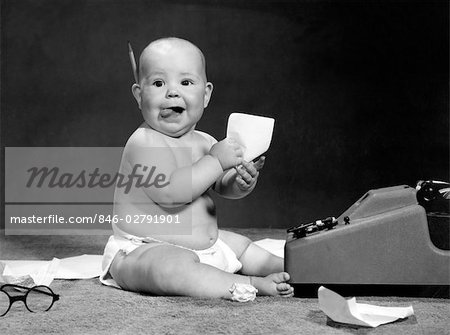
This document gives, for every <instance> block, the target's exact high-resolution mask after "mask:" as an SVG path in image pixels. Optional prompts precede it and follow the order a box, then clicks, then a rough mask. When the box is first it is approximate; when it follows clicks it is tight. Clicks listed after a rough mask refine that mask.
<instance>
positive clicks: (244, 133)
mask: <svg viewBox="0 0 450 335" xmlns="http://www.w3.org/2000/svg"><path fill="white" fill-rule="evenodd" d="M274 123H275V119H273V118H270V117H264V116H257V115H250V114H244V113H231V114H230V116H229V118H228V125H227V138H232V139H235V140H236V141H237V142H238V143H239V144H241V145H242V146H243V150H244V159H245V160H246V161H247V162H250V161H252V160H253V159H255V158H256V157H258V156H260V155H262V154H263V153H265V152H266V151H267V150H268V149H269V146H270V142H271V141H272V133H273V125H274Z"/></svg>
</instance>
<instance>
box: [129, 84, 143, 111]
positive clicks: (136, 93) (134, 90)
mask: <svg viewBox="0 0 450 335" xmlns="http://www.w3.org/2000/svg"><path fill="white" fill-rule="evenodd" d="M131 92H132V93H133V96H134V98H135V99H136V101H137V104H138V106H139V109H141V87H140V86H139V85H138V84H133V86H131Z"/></svg>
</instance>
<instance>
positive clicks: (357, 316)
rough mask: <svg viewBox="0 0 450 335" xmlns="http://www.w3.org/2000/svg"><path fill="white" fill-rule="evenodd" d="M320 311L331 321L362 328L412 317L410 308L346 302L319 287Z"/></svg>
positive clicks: (353, 299)
mask: <svg viewBox="0 0 450 335" xmlns="http://www.w3.org/2000/svg"><path fill="white" fill-rule="evenodd" d="M318 296H319V306H320V309H321V310H322V311H323V312H324V313H325V314H326V315H327V316H328V317H329V318H330V319H332V320H333V321H335V322H339V323H346V324H351V325H357V326H364V327H373V328H374V327H378V326H379V325H382V324H385V323H390V322H394V321H396V320H398V319H404V318H407V317H409V316H411V315H414V310H413V308H412V306H408V307H382V306H375V305H369V304H361V303H357V302H356V299H355V298H351V299H348V300H346V299H345V298H344V297H342V296H340V295H339V294H337V293H335V292H333V291H331V290H329V289H327V288H325V287H323V286H321V287H319V291H318Z"/></svg>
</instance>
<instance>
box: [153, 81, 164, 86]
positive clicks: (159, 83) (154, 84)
mask: <svg viewBox="0 0 450 335" xmlns="http://www.w3.org/2000/svg"><path fill="white" fill-rule="evenodd" d="M152 85H153V86H156V87H161V86H163V85H164V82H163V81H162V80H155V81H154V82H153V84H152Z"/></svg>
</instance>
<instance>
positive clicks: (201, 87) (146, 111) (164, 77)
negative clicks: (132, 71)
mask: <svg viewBox="0 0 450 335" xmlns="http://www.w3.org/2000/svg"><path fill="white" fill-rule="evenodd" d="M212 90H213V85H212V84H211V83H210V82H208V81H207V79H206V64H205V57H204V56H203V53H202V52H201V51H200V49H199V48H198V47H196V46H195V45H194V44H192V43H191V42H189V41H186V40H183V39H179V38H174V37H170V38H163V39H159V40H156V41H154V42H152V43H150V44H149V45H148V46H147V47H146V48H145V49H144V51H142V54H141V57H140V59H139V84H134V85H133V87H132V91H133V95H134V97H135V99H136V101H137V102H138V105H139V108H140V109H141V112H142V115H143V117H144V120H145V121H146V123H147V124H148V125H149V126H150V127H152V128H153V129H155V130H157V131H159V132H161V133H163V134H166V135H168V136H171V137H180V136H182V135H184V134H186V133H187V132H189V131H191V130H193V129H194V128H195V125H196V124H197V122H198V121H199V120H200V118H201V117H202V114H203V109H204V108H205V107H206V106H208V103H209V99H210V98H211V93H212Z"/></svg>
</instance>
